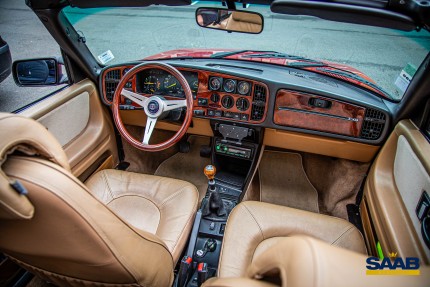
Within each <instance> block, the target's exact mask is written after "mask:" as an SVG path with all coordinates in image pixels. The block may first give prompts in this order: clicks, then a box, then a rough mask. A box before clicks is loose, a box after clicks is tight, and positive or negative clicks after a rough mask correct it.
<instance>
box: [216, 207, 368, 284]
mask: <svg viewBox="0 0 430 287" xmlns="http://www.w3.org/2000/svg"><path fill="white" fill-rule="evenodd" d="M297 235H306V236H310V237H313V238H316V239H319V240H322V241H325V242H327V243H328V244H330V245H334V246H337V247H341V248H343V249H348V250H351V251H354V252H358V253H361V254H366V255H367V251H366V246H365V243H364V240H363V236H362V235H361V233H360V231H358V229H357V228H356V227H355V226H354V225H352V224H351V223H349V222H348V221H346V220H344V219H340V218H337V217H332V216H327V215H322V214H317V213H313V212H309V211H304V210H299V209H294V208H290V207H285V206H280V205H274V204H269V203H264V202H256V201H244V202H242V203H240V204H239V205H237V206H236V207H235V208H234V209H233V211H232V212H231V214H230V216H229V218H228V221H227V226H226V231H225V235H224V241H223V245H222V250H221V257H220V261H219V266H218V276H219V277H222V278H225V277H242V276H245V275H246V270H247V268H248V266H250V265H251V262H253V261H254V259H255V258H257V257H258V256H259V255H261V254H263V253H264V252H265V251H266V250H268V249H269V248H270V247H272V246H274V245H276V244H277V243H278V242H279V241H282V240H283V239H284V238H288V237H291V236H297ZM363 272H364V271H363Z"/></svg>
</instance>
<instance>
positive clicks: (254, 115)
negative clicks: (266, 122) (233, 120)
mask: <svg viewBox="0 0 430 287" xmlns="http://www.w3.org/2000/svg"><path fill="white" fill-rule="evenodd" d="M266 94H267V91H266V88H265V87H263V86H260V85H255V87H254V95H253V99H252V109H251V120H253V121H261V120H262V119H263V118H264V112H265V111H266V101H267V95H266Z"/></svg>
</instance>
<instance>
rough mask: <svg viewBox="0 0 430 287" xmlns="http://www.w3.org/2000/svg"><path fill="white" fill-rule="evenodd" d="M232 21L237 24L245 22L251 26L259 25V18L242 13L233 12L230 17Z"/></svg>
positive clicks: (255, 15)
mask: <svg viewBox="0 0 430 287" xmlns="http://www.w3.org/2000/svg"><path fill="white" fill-rule="evenodd" d="M231 16H232V17H233V20H235V21H238V22H247V23H252V24H259V25H261V24H262V22H261V17H260V16H258V15H257V14H249V13H242V12H233V13H232V15H231Z"/></svg>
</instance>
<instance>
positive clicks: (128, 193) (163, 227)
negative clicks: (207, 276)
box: [86, 169, 199, 262]
mask: <svg viewBox="0 0 430 287" xmlns="http://www.w3.org/2000/svg"><path fill="white" fill-rule="evenodd" d="M86 185H87V187H88V188H89V190H90V191H91V192H92V194H93V195H94V196H95V197H96V198H98V199H99V200H100V201H101V202H102V203H104V204H105V205H107V206H108V207H109V208H110V209H111V210H112V211H113V212H115V213H116V214H117V215H118V216H120V217H122V218H123V219H124V220H125V221H127V222H128V223H129V224H130V225H132V226H133V227H135V228H137V229H140V230H143V231H146V232H150V233H152V234H155V235H157V236H158V237H159V238H160V239H161V240H162V241H163V242H164V243H165V244H166V246H167V247H168V249H169V251H170V252H171V253H172V256H173V259H174V261H175V262H177V260H178V259H179V256H180V254H181V252H182V249H183V248H184V246H185V243H186V241H187V239H188V236H189V233H190V231H191V227H192V224H193V219H194V215H195V213H196V210H197V203H198V199H199V193H198V191H197V188H196V187H195V186H194V185H192V184H191V183H188V182H186V181H182V180H177V179H172V178H167V177H160V176H154V175H147V174H139V173H133V172H127V171H120V170H113V169H108V170H103V171H100V172H98V173H96V174H94V175H93V176H92V177H91V178H90V179H89V180H88V181H87V182H86Z"/></svg>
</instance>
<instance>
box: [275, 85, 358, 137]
mask: <svg viewBox="0 0 430 287" xmlns="http://www.w3.org/2000/svg"><path fill="white" fill-rule="evenodd" d="M312 98H314V99H322V100H326V101H330V102H331V107H330V108H320V107H314V106H311V105H310V104H309V100H311V99H312ZM364 113H365V108H363V107H360V106H356V105H353V104H349V103H345V102H342V101H338V100H334V99H330V98H325V97H321V96H316V95H311V94H306V93H302V92H296V91H289V90H279V91H278V93H277V95H276V103H275V113H274V123H275V124H277V125H281V126H290V127H297V128H303V129H308V130H315V131H321V132H329V133H334V134H340V135H347V136H353V137H358V136H359V135H360V131H361V126H362V124H363V118H364Z"/></svg>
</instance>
